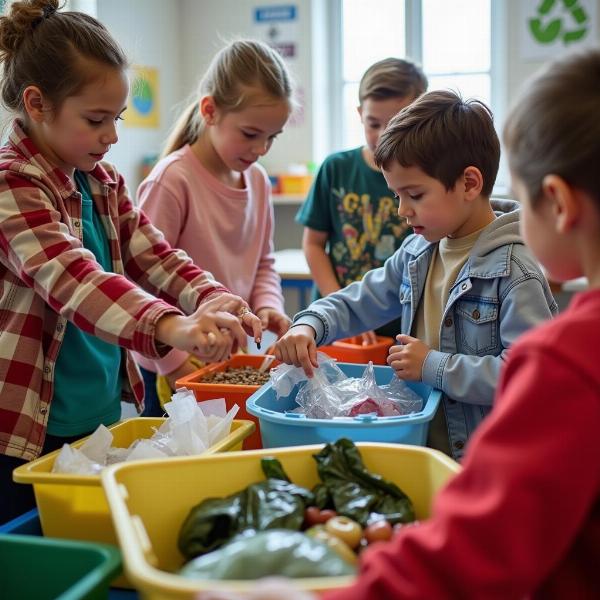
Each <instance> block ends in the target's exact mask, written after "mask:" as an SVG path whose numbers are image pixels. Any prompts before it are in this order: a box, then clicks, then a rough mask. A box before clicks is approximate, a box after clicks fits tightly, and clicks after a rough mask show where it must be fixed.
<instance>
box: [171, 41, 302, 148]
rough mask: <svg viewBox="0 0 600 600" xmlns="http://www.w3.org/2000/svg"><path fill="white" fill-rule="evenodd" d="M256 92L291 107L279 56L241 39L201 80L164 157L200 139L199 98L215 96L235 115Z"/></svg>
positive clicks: (289, 89)
mask: <svg viewBox="0 0 600 600" xmlns="http://www.w3.org/2000/svg"><path fill="white" fill-rule="evenodd" d="M257 89H258V90H260V91H261V92H263V93H266V94H267V95H269V96H272V97H273V98H276V99H280V100H287V101H289V102H290V104H291V96H292V83H291V78H290V75H289V73H288V70H287V68H286V66H285V63H284V62H283V59H282V58H281V56H280V55H279V53H278V52H277V51H276V50H273V49H272V48H271V47H269V46H268V45H267V44H264V43H263V42H259V41H256V40H238V41H235V42H232V43H231V44H229V45H227V46H226V47H225V48H222V49H221V50H220V51H219V52H218V53H217V55H216V56H215V57H214V58H213V60H212V61H211V63H210V66H209V67H208V70H207V72H206V74H205V75H204V77H203V78H202V79H201V81H200V84H199V86H198V93H197V94H196V95H195V97H194V99H193V100H192V101H191V102H190V104H189V105H188V107H187V108H186V110H185V112H184V113H183V115H182V116H181V117H180V118H179V120H178V121H177V122H176V123H175V126H174V127H173V130H172V132H171V134H170V135H169V138H168V139H167V143H166V145H165V149H164V151H163V156H166V155H167V154H171V152H174V151H175V150H179V148H181V147H182V146H185V145H186V144H193V143H194V142H195V141H196V140H197V139H198V136H199V135H200V132H201V131H202V124H203V121H202V117H201V115H200V110H199V98H202V97H203V96H212V97H213V98H214V101H215V104H216V105H217V106H218V107H219V108H220V109H221V110H222V111H225V112H235V111H239V110H242V109H243V108H244V107H245V106H247V105H248V103H249V101H250V100H251V99H252V97H253V96H254V95H255V94H256V91H257Z"/></svg>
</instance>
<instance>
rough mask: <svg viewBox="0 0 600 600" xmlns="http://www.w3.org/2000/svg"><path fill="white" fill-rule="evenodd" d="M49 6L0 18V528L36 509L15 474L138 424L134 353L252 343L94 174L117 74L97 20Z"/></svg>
mask: <svg viewBox="0 0 600 600" xmlns="http://www.w3.org/2000/svg"><path fill="white" fill-rule="evenodd" d="M57 9H58V1H57V0H28V1H25V2H18V3H14V4H13V5H12V6H11V10H10V14H9V15H8V16H4V17H2V18H0V60H1V61H2V63H3V67H4V68H3V76H2V80H1V84H0V85H1V88H0V89H1V93H2V100H3V102H4V104H5V106H6V107H7V108H8V109H9V110H11V111H12V112H14V113H15V115H16V116H17V118H16V119H15V121H14V123H13V125H12V130H11V132H10V136H9V138H8V141H7V143H6V144H5V145H4V147H2V148H1V149H0V489H1V490H2V493H1V494H0V522H3V521H4V520H8V519H10V518H12V517H14V516H16V515H17V514H19V513H22V512H24V511H26V510H28V509H29V508H31V506H33V503H34V501H33V495H32V493H31V491H30V487H29V486H19V485H14V484H13V483H12V477H11V473H12V470H13V469H14V468H15V467H17V466H18V465H19V464H21V463H22V462H23V461H27V460H31V459H33V458H36V457H37V456H39V455H40V454H42V453H46V452H49V451H51V450H53V449H55V448H58V447H60V446H62V444H63V443H65V442H69V441H72V440H73V439H76V438H80V437H81V436H82V435H85V434H87V433H90V432H92V431H94V430H95V429H96V427H97V426H98V425H99V424H101V423H104V424H110V423H113V422H114V421H117V420H118V419H119V418H120V407H121V404H120V403H121V400H123V399H125V400H130V401H134V402H136V403H137V405H138V409H139V410H141V409H142V398H143V385H142V383H141V380H140V377H139V371H138V369H137V368H136V366H135V364H134V362H133V360H132V358H131V356H130V353H131V351H136V352H139V353H141V354H142V355H145V356H147V357H148V358H153V359H159V358H161V357H162V356H164V355H165V354H166V353H167V352H168V351H169V350H170V349H171V348H178V349H180V350H183V351H185V352H189V353H190V354H193V355H195V356H197V357H199V358H200V359H202V360H206V361H214V360H221V359H223V358H224V357H226V356H227V355H228V354H229V353H230V352H231V350H232V348H233V347H234V346H236V345H241V346H244V345H245V342H246V333H250V334H251V335H253V336H254V337H255V338H256V339H257V340H260V336H261V325H260V320H259V319H258V318H257V317H256V316H255V315H253V314H252V313H251V312H250V311H249V309H248V306H247V304H246V303H245V302H244V301H243V300H242V299H241V298H239V297H238V296H234V295H232V294H230V293H229V291H228V290H227V289H226V288H225V287H223V286H222V285H220V284H219V283H217V282H216V281H214V280H213V279H212V277H210V276H208V275H207V274H206V273H205V272H204V271H202V270H201V269H199V268H198V267H196V266H195V265H194V264H193V263H192V261H191V259H190V258H189V257H187V255H185V253H183V252H182V251H180V250H174V249H173V248H171V247H170V246H169V245H168V244H167V243H166V242H165V240H164V237H163V236H162V234H161V233H160V232H159V231H158V230H157V229H155V228H154V227H153V226H152V225H151V224H150V222H149V221H148V220H147V219H146V217H145V216H144V214H143V213H141V212H140V211H138V210H136V209H135V207H134V206H133V204H132V202H131V200H130V198H129V194H128V191H127V188H126V186H125V184H124V182H123V179H122V177H121V176H120V175H119V174H118V173H117V172H116V171H115V169H114V168H113V167H112V166H111V165H109V164H106V163H103V162H102V159H103V157H104V155H105V154H106V152H108V150H109V149H110V146H111V145H112V144H114V143H116V142H117V139H118V135H117V130H116V124H117V121H118V120H119V119H120V118H121V115H122V113H123V111H124V110H125V106H126V101H127V95H128V83H127V78H126V74H125V71H126V68H127V61H126V58H125V56H124V55H123V52H122V50H121V49H120V48H119V46H118V45H117V43H116V42H115V41H114V40H113V39H112V38H111V36H110V35H109V33H108V31H107V30H106V29H105V28H104V27H103V26H102V25H101V24H100V23H99V22H98V21H96V20H95V19H93V18H92V17H90V16H88V15H85V14H82V13H77V12H57Z"/></svg>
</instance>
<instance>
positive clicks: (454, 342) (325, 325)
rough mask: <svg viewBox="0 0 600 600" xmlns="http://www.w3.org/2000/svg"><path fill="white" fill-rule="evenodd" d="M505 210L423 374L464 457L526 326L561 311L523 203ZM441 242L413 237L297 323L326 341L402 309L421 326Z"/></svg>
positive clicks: (467, 269) (453, 298) (460, 285)
mask: <svg viewBox="0 0 600 600" xmlns="http://www.w3.org/2000/svg"><path fill="white" fill-rule="evenodd" d="M491 204H492V207H493V209H494V212H495V213H496V219H495V220H494V221H493V222H492V223H490V224H489V225H488V226H487V227H486V228H484V229H483V230H482V232H481V235H480V236H479V238H478V240H477V241H476V242H475V244H474V246H473V248H472V249H471V252H470V254H469V257H468V259H467V261H466V262H465V264H464V266H463V268H462V269H461V271H460V273H459V274H458V277H457V279H456V281H455V282H454V285H453V287H452V288H451V290H450V294H449V297H448V301H447V303H446V307H445V309H444V314H443V318H442V322H441V323H440V344H439V348H440V349H439V350H431V351H430V352H429V353H428V354H427V357H426V359H425V362H424V364H423V369H422V381H423V383H426V384H428V385H431V386H433V387H435V388H438V389H440V390H442V391H443V392H444V398H443V401H442V405H443V407H444V410H445V412H446V421H447V424H448V436H449V440H450V447H451V449H452V453H453V456H454V458H460V457H461V456H462V455H463V451H464V446H465V444H466V442H467V440H468V438H469V437H470V436H471V434H472V433H473V431H474V430H475V428H476V427H477V425H479V423H481V421H482V420H483V418H484V417H485V416H486V415H487V414H488V413H489V412H490V410H491V408H492V403H493V399H494V391H495V389H496V385H497V381H498V374H499V372H500V368H501V366H502V363H503V362H504V359H505V358H506V353H507V351H508V349H509V347H510V346H511V345H512V343H513V342H514V341H515V340H516V339H517V337H519V336H520V335H521V334H522V333H523V332H525V331H527V330H528V329H530V328H531V327H533V326H535V325H537V324H539V323H541V322H542V321H545V320H546V319H549V318H551V317H552V316H553V315H555V314H556V313H557V312H558V307H557V304H556V302H555V300H554V298H553V297H552V293H551V292H550V287H549V286H548V282H547V281H546V278H545V277H544V275H543V273H542V272H541V270H540V267H539V264H538V262H537V261H536V260H535V258H534V257H533V256H532V255H531V253H530V252H529V250H528V249H527V248H526V247H525V246H524V244H523V240H522V239H521V237H520V235H519V209H518V204H517V203H516V202H514V201H512V200H492V201H491ZM435 245H436V244H435V243H430V242H428V241H426V240H425V238H423V237H422V236H420V235H412V236H409V237H408V238H407V239H406V240H405V242H404V243H403V244H402V246H401V247H400V248H399V249H398V250H397V251H396V253H395V254H394V255H393V256H391V257H390V258H389V259H388V260H387V261H386V263H385V264H384V266H383V267H381V268H379V269H374V270H372V271H369V272H368V273H367V274H366V275H365V277H364V278H363V279H362V281H360V282H356V283H352V284H350V285H349V286H347V287H346V288H344V289H343V290H340V291H338V292H335V293H333V294H330V295H329V296H327V297H325V298H322V299H320V300H317V301H316V302H313V303H312V304H311V305H310V306H309V307H308V308H307V309H306V310H304V311H301V312H300V313H298V314H297V315H296V316H295V317H294V325H299V324H306V325H310V326H311V327H313V328H314V329H315V331H316V342H317V345H322V344H329V343H331V342H332V341H334V340H336V339H339V338H343V337H348V336H352V335H357V334H359V333H361V332H362V331H366V330H370V329H376V328H377V327H380V326H381V325H383V324H385V323H388V322H389V321H391V320H392V319H395V318H398V315H400V317H401V331H400V332H399V333H404V334H409V335H410V334H411V332H412V330H413V324H414V321H415V315H416V313H417V307H418V305H419V302H420V301H421V296H422V293H423V288H424V286H425V279H426V277H427V271H428V269H429V263H430V261H431V257H432V255H433V250H434V248H435Z"/></svg>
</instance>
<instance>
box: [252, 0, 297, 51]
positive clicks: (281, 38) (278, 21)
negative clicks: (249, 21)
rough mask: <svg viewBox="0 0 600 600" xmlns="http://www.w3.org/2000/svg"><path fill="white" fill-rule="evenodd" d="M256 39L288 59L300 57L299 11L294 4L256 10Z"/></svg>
mask: <svg viewBox="0 0 600 600" xmlns="http://www.w3.org/2000/svg"><path fill="white" fill-rule="evenodd" d="M254 31H255V35H256V38H257V39H259V40H262V41H263V42H266V43H267V44H269V46H271V47H273V48H275V49H276V50H278V51H279V53H280V54H281V56H283V57H284V58H286V59H288V60H289V59H292V58H295V57H296V56H297V55H298V9H297V7H296V6H295V5H293V4H286V5H273V6H263V7H258V8H255V9H254Z"/></svg>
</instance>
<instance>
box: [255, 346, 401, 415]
mask: <svg viewBox="0 0 600 600" xmlns="http://www.w3.org/2000/svg"><path fill="white" fill-rule="evenodd" d="M393 344H394V338H391V337H383V336H377V342H375V343H374V344H366V345H363V343H362V337H361V336H360V335H358V336H356V337H351V338H345V339H343V340H337V341H336V342H333V344H331V345H330V346H320V347H319V348H318V350H319V351H320V352H324V353H325V354H327V355H328V356H331V358H335V359H337V360H338V361H340V362H347V363H360V364H367V363H368V362H369V361H370V360H371V361H373V364H374V365H387V356H388V351H389V349H390V346H392V345H393ZM244 418H245V417H244Z"/></svg>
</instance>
